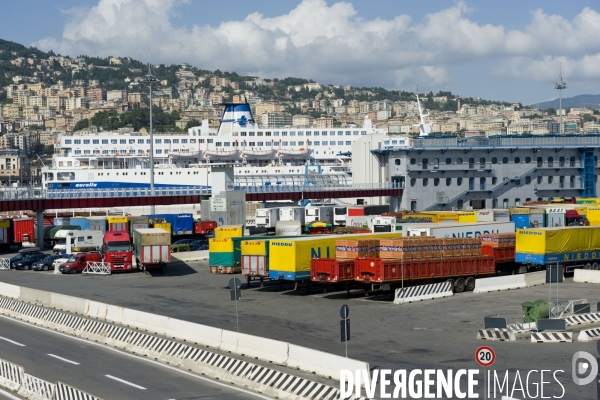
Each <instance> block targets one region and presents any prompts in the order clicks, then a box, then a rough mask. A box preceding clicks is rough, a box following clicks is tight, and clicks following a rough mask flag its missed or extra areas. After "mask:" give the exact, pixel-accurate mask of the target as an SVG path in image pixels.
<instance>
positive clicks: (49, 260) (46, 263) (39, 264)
mask: <svg viewBox="0 0 600 400" xmlns="http://www.w3.org/2000/svg"><path fill="white" fill-rule="evenodd" d="M58 257H59V256H58V255H56V254H50V255H47V256H46V257H44V258H43V259H41V260H40V261H36V262H34V263H33V264H32V266H31V269H34V270H36V271H48V270H49V269H54V266H53V265H52V264H53V263H54V260H56V259H57V258H58Z"/></svg>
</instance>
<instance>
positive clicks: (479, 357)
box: [475, 346, 496, 368]
mask: <svg viewBox="0 0 600 400" xmlns="http://www.w3.org/2000/svg"><path fill="white" fill-rule="evenodd" d="M475 361H477V364H479V365H481V366H482V367H484V368H485V367H489V366H491V365H492V364H493V363H494V361H496V353H494V350H492V348H491V347H488V346H481V347H480V348H478V349H477V351H476V352H475Z"/></svg>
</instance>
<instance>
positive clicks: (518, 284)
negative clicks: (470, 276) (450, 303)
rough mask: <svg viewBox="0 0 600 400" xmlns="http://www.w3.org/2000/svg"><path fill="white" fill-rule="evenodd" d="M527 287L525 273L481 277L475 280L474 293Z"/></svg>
mask: <svg viewBox="0 0 600 400" xmlns="http://www.w3.org/2000/svg"><path fill="white" fill-rule="evenodd" d="M524 287H527V285H526V284H525V275H524V274H523V275H507V276H496V277H493V278H481V279H476V280H475V289H473V293H487V292H496V291H499V290H511V289H520V288H524Z"/></svg>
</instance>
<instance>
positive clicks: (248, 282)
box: [246, 275, 250, 289]
mask: <svg viewBox="0 0 600 400" xmlns="http://www.w3.org/2000/svg"><path fill="white" fill-rule="evenodd" d="M246 282H247V283H246V285H247V286H246V287H247V288H248V289H250V275H248V276H247V277H246Z"/></svg>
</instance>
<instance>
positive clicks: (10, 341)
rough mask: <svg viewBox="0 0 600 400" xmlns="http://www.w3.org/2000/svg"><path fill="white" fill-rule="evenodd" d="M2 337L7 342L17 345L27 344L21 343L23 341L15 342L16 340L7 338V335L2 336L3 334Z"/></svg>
mask: <svg viewBox="0 0 600 400" xmlns="http://www.w3.org/2000/svg"><path fill="white" fill-rule="evenodd" d="M0 339H2V340H6V341H7V342H9V343H12V344H16V345H17V346H21V347H25V345H24V344H21V343H19V342H15V341H14V340H10V339H7V338H5V337H2V336H0Z"/></svg>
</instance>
